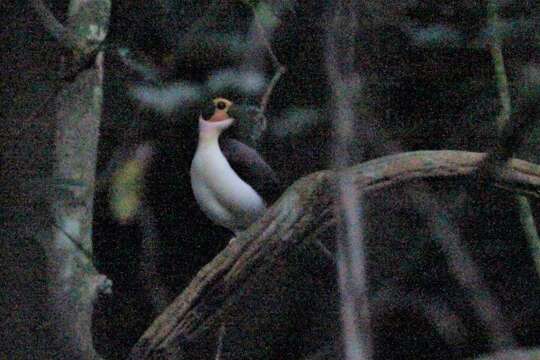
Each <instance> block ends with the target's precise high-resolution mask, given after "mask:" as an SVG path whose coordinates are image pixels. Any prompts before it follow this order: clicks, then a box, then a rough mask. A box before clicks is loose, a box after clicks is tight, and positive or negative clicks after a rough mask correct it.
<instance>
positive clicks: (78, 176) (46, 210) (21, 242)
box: [0, 0, 110, 359]
mask: <svg viewBox="0 0 540 360" xmlns="http://www.w3.org/2000/svg"><path fill="white" fill-rule="evenodd" d="M36 5H37V6H36ZM32 6H33V8H29V7H28V6H26V4H20V5H13V6H12V7H13V9H12V10H13V11H15V12H16V13H17V14H18V15H17V16H19V15H20V16H25V17H26V18H28V19H30V21H26V22H25V21H23V20H19V23H18V25H15V26H12V27H11V28H10V30H14V31H15V32H14V33H13V34H12V36H11V38H8V40H9V39H10V40H12V43H11V44H10V46H12V49H15V51H16V50H19V51H21V54H19V55H16V56H13V58H14V59H16V60H18V61H22V62H27V64H26V66H25V65H24V63H23V64H20V63H19V64H17V63H4V64H3V65H5V66H6V67H7V68H8V71H7V72H6V73H8V74H10V75H13V73H14V72H15V73H17V72H20V75H19V76H13V78H14V79H15V81H17V82H18V83H17V84H15V85H14V86H12V87H10V88H4V87H2V90H3V91H11V92H13V93H14V94H11V96H12V97H13V99H14V100H13V103H12V105H13V108H12V109H8V110H11V114H10V115H8V116H2V117H3V118H4V117H5V119H6V120H7V122H6V124H7V127H8V129H7V131H6V132H5V133H4V135H6V134H7V137H6V139H5V140H6V141H2V151H1V153H2V157H3V161H2V162H3V163H4V164H6V165H7V168H6V170H5V171H2V173H3V174H2V176H1V180H2V183H1V188H2V190H3V194H4V195H3V196H2V214H3V215H6V216H3V219H2V227H3V229H2V232H1V236H2V239H1V240H0V243H1V244H2V249H1V253H2V255H1V258H0V262H1V264H2V267H3V269H2V273H1V274H0V280H1V281H2V282H3V287H2V290H0V292H1V293H2V299H0V301H1V302H2V303H1V304H0V306H1V307H2V308H3V312H4V311H5V314H6V316H5V317H4V316H2V317H1V330H2V335H6V336H5V337H4V336H2V340H0V349H1V350H0V357H1V358H4V356H5V358H47V359H48V358H54V359H96V358H99V356H98V355H97V354H96V352H95V351H94V348H93V345H92V337H91V332H90V328H91V316H92V303H93V300H94V299H95V296H96V293H97V291H98V290H99V287H103V286H106V285H107V281H106V278H105V277H103V276H101V275H99V274H97V272H96V271H95V269H94V267H93V264H92V259H91V252H92V251H91V248H92V247H91V225H92V201H93V193H94V182H95V165H96V151H97V141H98V132H99V123H100V115H101V104H102V80H103V54H102V53H101V52H98V51H97V46H98V45H99V44H100V42H101V41H103V39H104V37H105V34H106V29H107V23H108V16H109V12H110V2H109V0H90V1H79V0H73V1H72V2H71V4H70V10H69V19H68V25H67V26H66V28H65V29H68V30H67V31H68V32H69V34H70V36H73V37H72V39H76V40H77V41H76V45H77V46H76V47H69V46H68V48H67V49H65V50H67V51H65V52H64V54H65V56H63V57H61V56H60V51H59V47H58V46H57V44H55V43H54V42H51V41H47V40H50V36H49V35H43V33H46V30H44V29H43V27H45V28H46V29H47V30H48V31H49V32H53V31H52V27H51V21H52V24H53V25H59V27H60V29H63V28H62V25H61V24H60V23H59V22H57V21H56V19H54V17H53V15H52V13H51V12H50V11H49V10H48V9H47V8H46V7H45V6H44V5H43V3H41V2H39V1H34V2H32ZM33 10H34V11H36V13H34V12H33ZM35 15H37V17H35ZM38 21H42V23H43V24H42V25H40V26H36V23H37V22H38ZM57 28H58V27H57ZM35 32H37V33H38V35H36V34H35ZM52 35H53V36H55V37H57V40H59V43H62V38H61V37H59V36H58V35H59V33H56V32H55V33H54V34H52ZM21 38H23V39H25V41H27V43H24V44H22V45H20V46H18V45H19V43H18V42H19V41H20V40H21ZM62 45H63V46H64V47H66V45H70V46H72V45H73V42H71V41H70V42H69V44H66V43H64V44H62ZM44 54H45V55H47V56H46V57H44V56H43V55H44ZM64 60H65V63H66V64H68V63H69V64H72V65H73V69H69V70H68V72H67V73H68V74H69V77H67V78H65V79H62V78H61V76H58V74H55V70H57V69H58V68H61V66H58V63H60V62H62V61H64ZM53 61H55V62H57V63H56V64H53ZM42 62H43V63H44V64H42ZM70 66H71V65H70ZM32 72H34V76H31V75H28V73H32ZM64 75H65V74H64ZM51 79H52V80H51ZM25 80H26V81H25ZM44 88H45V90H44ZM21 104H25V105H21ZM8 105H10V104H8ZM30 107H31V108H32V111H26V110H27V109H28V108H30ZM30 113H31V115H30V116H29V114H30ZM4 224H5V226H4ZM2 315H3V314H2Z"/></svg>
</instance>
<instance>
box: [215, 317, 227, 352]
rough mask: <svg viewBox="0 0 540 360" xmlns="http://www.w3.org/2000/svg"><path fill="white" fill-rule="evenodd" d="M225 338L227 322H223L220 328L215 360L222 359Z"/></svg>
mask: <svg viewBox="0 0 540 360" xmlns="http://www.w3.org/2000/svg"><path fill="white" fill-rule="evenodd" d="M224 338H225V324H222V325H221V327H220V328H219V336H218V344H217V350H216V357H215V360H221V353H222V352H223V339H224Z"/></svg>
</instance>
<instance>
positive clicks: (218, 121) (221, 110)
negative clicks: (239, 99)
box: [199, 98, 236, 135]
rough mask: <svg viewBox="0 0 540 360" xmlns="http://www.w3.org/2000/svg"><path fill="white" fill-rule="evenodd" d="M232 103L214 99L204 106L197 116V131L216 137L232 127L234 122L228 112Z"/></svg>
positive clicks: (222, 99)
mask: <svg viewBox="0 0 540 360" xmlns="http://www.w3.org/2000/svg"><path fill="white" fill-rule="evenodd" d="M232 106H233V103H232V102H231V101H229V100H227V99H224V98H216V99H214V100H212V101H211V102H210V103H208V104H207V105H206V107H205V108H204V109H203V110H202V111H201V115H200V116H199V130H200V131H201V132H207V133H208V132H212V133H216V134H217V135H219V134H221V133H222V132H223V131H225V130H227V129H229V128H230V127H232V125H233V124H234V123H235V122H236V119H235V118H233V117H232V116H231V115H230V114H229V111H230V110H231V107H232Z"/></svg>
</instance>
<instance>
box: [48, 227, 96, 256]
mask: <svg viewBox="0 0 540 360" xmlns="http://www.w3.org/2000/svg"><path fill="white" fill-rule="evenodd" d="M53 226H54V227H55V228H57V229H58V230H60V232H62V234H64V235H65V236H66V237H67V238H68V239H69V240H70V241H71V242H72V243H73V245H75V247H76V248H77V249H78V250H79V251H80V252H81V253H82V254H83V255H84V256H85V257H86V259H87V260H88V261H90V262H91V261H93V260H92V253H91V252H90V251H88V250H87V249H86V248H85V247H84V246H83V244H82V243H81V242H80V241H79V240H77V239H75V237H73V236H72V235H71V234H70V233H68V232H67V231H66V229H64V228H63V227H62V226H60V225H58V224H57V223H56V222H53Z"/></svg>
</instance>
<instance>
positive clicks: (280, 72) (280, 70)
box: [251, 6, 287, 114]
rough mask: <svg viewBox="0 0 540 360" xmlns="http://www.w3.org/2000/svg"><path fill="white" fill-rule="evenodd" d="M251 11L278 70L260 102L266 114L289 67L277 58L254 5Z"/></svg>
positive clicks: (262, 111) (261, 37)
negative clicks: (274, 93)
mask: <svg viewBox="0 0 540 360" xmlns="http://www.w3.org/2000/svg"><path fill="white" fill-rule="evenodd" d="M251 11H252V12H253V21H254V22H255V26H256V27H257V30H258V32H259V35H260V36H259V38H260V40H261V42H262V43H263V45H264V47H265V48H266V50H267V52H268V54H269V55H270V59H271V60H272V66H273V67H274V69H275V70H276V72H275V73H274V76H272V79H271V80H270V83H269V84H268V86H267V88H266V91H265V92H264V94H263V96H262V97H261V103H260V106H259V109H260V110H261V113H262V114H264V112H265V111H266V108H267V107H268V103H269V102H270V96H272V92H273V91H274V87H275V86H276V84H277V83H278V81H279V79H280V78H281V76H282V75H283V74H285V73H286V72H287V68H286V67H285V66H284V65H283V64H281V63H280V62H279V59H278V58H277V56H276V54H275V52H274V50H273V49H272V45H271V44H270V40H268V37H267V35H266V31H265V30H264V26H263V25H262V24H261V21H260V19H259V17H258V16H257V13H256V11H255V7H254V6H251Z"/></svg>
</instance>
